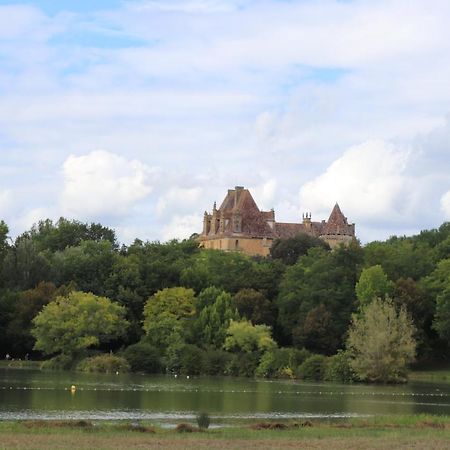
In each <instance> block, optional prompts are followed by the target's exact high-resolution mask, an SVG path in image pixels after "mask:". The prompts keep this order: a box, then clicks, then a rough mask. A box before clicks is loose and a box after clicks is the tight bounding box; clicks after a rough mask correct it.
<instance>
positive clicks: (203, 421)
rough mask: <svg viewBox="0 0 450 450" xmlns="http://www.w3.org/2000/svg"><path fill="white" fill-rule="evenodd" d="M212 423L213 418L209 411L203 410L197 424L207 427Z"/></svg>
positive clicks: (200, 426) (203, 427) (198, 416)
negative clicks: (210, 416)
mask: <svg viewBox="0 0 450 450" xmlns="http://www.w3.org/2000/svg"><path fill="white" fill-rule="evenodd" d="M210 423H211V419H210V418H209V415H208V413H205V412H201V413H199V414H198V415H197V425H198V427H199V428H202V429H206V428H208V427H209V424H210Z"/></svg>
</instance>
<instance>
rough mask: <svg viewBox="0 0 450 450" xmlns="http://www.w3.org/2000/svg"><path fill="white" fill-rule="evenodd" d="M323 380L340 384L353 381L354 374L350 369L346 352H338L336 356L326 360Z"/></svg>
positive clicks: (348, 356)
mask: <svg viewBox="0 0 450 450" xmlns="http://www.w3.org/2000/svg"><path fill="white" fill-rule="evenodd" d="M324 379H325V380H327V381H339V382H342V383H348V382H350V381H354V380H355V373H354V372H353V370H352V368H351V367H350V355H349V354H348V352H344V351H342V350H338V352H337V354H336V355H334V356H330V357H329V358H328V361H327V363H326V367H325V375H324Z"/></svg>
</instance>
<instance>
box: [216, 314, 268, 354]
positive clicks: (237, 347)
mask: <svg viewBox="0 0 450 450" xmlns="http://www.w3.org/2000/svg"><path fill="white" fill-rule="evenodd" d="M276 346H277V345H276V343H275V341H274V340H273V339H272V336H271V331H270V327H268V326H267V325H252V324H251V322H249V321H248V320H241V321H239V322H235V321H232V322H231V323H230V326H229V327H228V330H227V337H226V339H225V344H224V348H225V350H228V351H242V352H244V353H251V352H254V351H260V352H264V351H267V350H271V349H273V348H275V347H276Z"/></svg>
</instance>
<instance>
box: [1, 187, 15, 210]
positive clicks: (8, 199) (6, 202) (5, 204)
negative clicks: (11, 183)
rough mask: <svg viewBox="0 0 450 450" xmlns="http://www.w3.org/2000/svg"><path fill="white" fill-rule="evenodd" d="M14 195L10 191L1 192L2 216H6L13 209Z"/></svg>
mask: <svg viewBox="0 0 450 450" xmlns="http://www.w3.org/2000/svg"><path fill="white" fill-rule="evenodd" d="M11 203H12V194H11V191H10V190H9V189H3V190H0V215H2V216H5V215H6V213H7V212H8V210H9V208H10V207H11Z"/></svg>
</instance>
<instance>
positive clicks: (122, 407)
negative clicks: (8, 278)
mask: <svg viewBox="0 0 450 450" xmlns="http://www.w3.org/2000/svg"><path fill="white" fill-rule="evenodd" d="M71 385H75V386H76V391H75V392H74V393H72V392H71V390H70V387H71ZM199 411H206V412H208V413H209V414H210V415H211V417H212V418H213V420H215V421H216V422H221V423H227V421H232V420H234V419H239V420H240V421H242V420H250V419H261V420H264V419H269V418H277V419H288V418H291V419H299V420H301V419H306V418H336V419H338V418H345V417H367V416H373V415H382V414H418V413H428V414H437V415H444V414H445V415H450V384H448V383H447V384H446V383H429V382H415V383H410V384H407V385H401V386H372V385H370V386H369V385H357V384H355V385H340V384H329V383H306V382H301V381H280V380H277V381H266V380H252V379H243V378H225V377H214V378H212V377H211V378H207V377H199V378H192V377H191V378H190V379H187V378H186V377H178V378H174V377H170V376H140V375H128V374H126V375H125V374H124V375H103V374H83V373H78V372H41V371H38V370H21V369H0V420H13V419H92V420H93V419H100V420H102V419H103V420H117V419H128V420H139V419H146V420H151V421H154V422H158V423H163V424H164V423H165V424H170V423H175V422H177V421H180V420H183V421H185V420H187V421H191V420H193V419H194V418H195V415H196V414H197V412H199Z"/></svg>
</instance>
